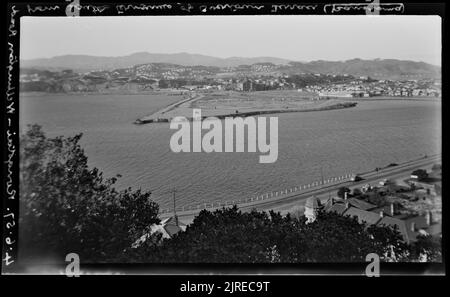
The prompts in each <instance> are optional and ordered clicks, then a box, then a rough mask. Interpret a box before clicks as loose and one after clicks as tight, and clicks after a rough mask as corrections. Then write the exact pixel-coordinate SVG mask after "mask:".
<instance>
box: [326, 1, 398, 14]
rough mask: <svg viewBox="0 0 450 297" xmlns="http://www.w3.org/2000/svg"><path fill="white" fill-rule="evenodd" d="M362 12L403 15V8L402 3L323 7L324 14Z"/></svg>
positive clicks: (351, 4) (347, 4) (329, 5)
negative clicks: (384, 12) (374, 11)
mask: <svg viewBox="0 0 450 297" xmlns="http://www.w3.org/2000/svg"><path fill="white" fill-rule="evenodd" d="M358 10H364V11H367V12H372V10H376V11H389V12H393V11H395V12H398V13H403V12H404V10H405V6H404V5H403V3H383V4H376V5H374V4H372V3H370V4H361V3H343V4H342V3H341V4H326V5H324V6H323V11H324V12H325V13H336V12H341V11H346V12H348V11H358Z"/></svg>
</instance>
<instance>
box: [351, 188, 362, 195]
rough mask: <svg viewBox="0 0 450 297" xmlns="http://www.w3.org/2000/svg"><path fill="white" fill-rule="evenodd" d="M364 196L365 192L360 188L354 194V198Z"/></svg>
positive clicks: (354, 190) (355, 189)
mask: <svg viewBox="0 0 450 297" xmlns="http://www.w3.org/2000/svg"><path fill="white" fill-rule="evenodd" d="M362 195H363V192H362V191H361V189H359V188H354V189H353V192H352V196H353V197H360V196H362Z"/></svg>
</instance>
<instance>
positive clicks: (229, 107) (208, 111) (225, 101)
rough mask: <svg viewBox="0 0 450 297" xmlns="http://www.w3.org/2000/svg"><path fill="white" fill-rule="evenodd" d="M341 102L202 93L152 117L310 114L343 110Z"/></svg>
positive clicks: (279, 94)
mask: <svg viewBox="0 0 450 297" xmlns="http://www.w3.org/2000/svg"><path fill="white" fill-rule="evenodd" d="M344 102H348V101H344V100H340V99H319V98H318V97H317V95H315V94H312V93H307V92H298V91H291V90H287V91H260V92H229V91H218V92H213V93H201V94H198V95H197V96H195V97H194V98H193V99H192V100H188V101H186V102H183V103H181V104H179V105H177V106H176V107H175V108H171V109H170V110H165V111H164V112H161V113H159V114H155V115H153V117H164V118H166V119H171V118H173V117H176V116H184V117H187V118H191V117H192V110H193V109H194V108H198V109H201V111H202V116H204V117H209V116H219V117H220V116H224V115H237V114H243V115H245V114H247V113H252V112H258V111H261V112H263V113H270V112H271V111H273V113H279V112H301V111H308V110H321V109H329V108H330V107H336V106H337V108H344V107H346V106H341V105H340V104H341V103H344Z"/></svg>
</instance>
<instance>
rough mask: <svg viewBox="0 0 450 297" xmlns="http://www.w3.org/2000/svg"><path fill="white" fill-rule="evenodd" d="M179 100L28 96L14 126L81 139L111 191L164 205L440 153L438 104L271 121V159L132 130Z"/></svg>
mask: <svg viewBox="0 0 450 297" xmlns="http://www.w3.org/2000/svg"><path fill="white" fill-rule="evenodd" d="M177 100H181V97H179V96H164V95H26V94H22V95H21V98H20V125H21V130H22V131H23V130H24V129H25V125H26V124H32V123H37V124H40V125H42V126H43V128H44V131H45V132H46V133H47V135H48V136H58V135H64V136H72V135H74V134H76V133H80V132H82V133H83V137H82V141H81V144H82V145H83V147H84V148H85V151H86V154H87V155H88V157H89V164H90V166H93V167H94V166H95V167H98V168H99V169H100V170H101V171H103V172H104V175H105V176H115V175H116V174H120V175H122V177H121V178H120V179H119V180H118V183H117V187H119V188H125V187H129V186H130V187H133V188H142V189H145V190H151V191H152V192H153V195H152V197H153V199H154V200H156V201H157V202H158V203H160V205H161V207H162V208H166V207H170V206H171V204H172V194H171V193H170V190H172V189H173V188H175V189H177V201H178V205H179V206H183V205H191V204H202V203H205V202H207V203H210V202H214V201H225V200H233V199H234V198H241V197H250V196H253V195H257V194H262V193H266V192H269V191H276V190H281V189H286V188H290V187H293V186H296V185H301V184H307V183H310V182H313V181H317V180H319V179H320V178H321V171H322V172H323V175H324V177H325V178H327V177H333V176H340V175H344V174H348V173H350V172H353V173H357V172H363V171H368V170H372V169H374V168H375V167H383V166H386V165H388V164H390V163H400V162H403V161H407V160H411V159H414V158H419V157H421V156H423V155H425V154H428V155H432V154H436V153H440V152H441V137H442V136H441V102H440V101H439V100H434V99H433V100H432V99H428V100H417V101H410V100H382V101H373V100H368V101H358V105H357V106H356V107H354V108H348V109H341V110H330V111H317V112H306V113H286V114H278V115H267V116H278V117H279V120H278V122H279V123H278V125H279V146H278V151H279V153H278V160H277V161H276V162H275V163H272V164H260V163H259V162H258V158H259V155H260V153H248V152H245V153H173V152H172V151H171V150H170V147H169V141H170V137H171V136H172V134H173V133H174V132H175V131H174V130H170V129H169V124H168V123H158V124H150V125H134V124H133V122H134V121H135V120H136V119H137V118H140V117H143V116H145V115H148V114H151V113H153V112H155V111H157V110H159V109H160V108H162V107H164V106H167V105H169V104H170V103H173V102H175V101H177Z"/></svg>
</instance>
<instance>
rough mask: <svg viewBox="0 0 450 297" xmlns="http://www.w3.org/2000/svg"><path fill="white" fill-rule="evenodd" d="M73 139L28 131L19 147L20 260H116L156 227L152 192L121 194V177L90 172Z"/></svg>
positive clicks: (35, 128)
mask: <svg viewBox="0 0 450 297" xmlns="http://www.w3.org/2000/svg"><path fill="white" fill-rule="evenodd" d="M81 137H82V135H81V134H78V135H75V136H74V137H67V138H64V137H55V138H47V137H46V135H45V134H44V133H43V132H42V129H41V127H40V126H38V125H33V126H30V127H29V129H28V130H27V131H26V133H25V134H24V135H22V137H21V142H20V221H19V224H20V228H19V239H20V246H19V257H20V259H29V258H30V257H31V258H32V257H33V255H39V256H42V254H45V255H48V256H49V257H52V258H55V259H61V260H62V261H64V257H65V255H66V254H68V253H71V252H74V253H78V254H79V255H80V259H81V260H82V261H83V260H84V261H85V262H86V261H88V262H89V261H109V260H111V259H117V258H118V257H120V256H121V255H122V254H123V253H124V252H125V251H126V250H127V249H129V248H130V247H131V244H132V243H133V242H134V241H135V240H136V239H137V238H138V237H140V236H141V235H142V234H143V233H144V232H147V231H148V228H149V226H150V225H151V224H153V223H158V222H159V219H158V217H157V214H158V205H157V204H156V203H155V202H153V201H151V200H150V192H142V191H141V190H134V191H133V190H132V189H130V188H128V189H125V190H122V191H118V190H116V189H115V188H114V187H113V185H114V183H115V182H116V180H117V177H114V178H109V179H105V178H104V177H103V174H102V173H101V172H99V170H98V169H97V168H93V169H90V168H88V164H87V160H88V159H87V156H86V155H85V153H84V150H83V149H82V148H81V146H80V144H79V141H80V138H81Z"/></svg>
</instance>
